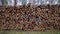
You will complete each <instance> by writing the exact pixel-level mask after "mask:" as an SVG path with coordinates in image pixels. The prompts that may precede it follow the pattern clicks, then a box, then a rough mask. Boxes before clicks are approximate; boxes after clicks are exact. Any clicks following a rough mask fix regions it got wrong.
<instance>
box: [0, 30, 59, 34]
mask: <svg viewBox="0 0 60 34" xmlns="http://www.w3.org/2000/svg"><path fill="white" fill-rule="evenodd" d="M0 34H60V31H58V30H50V31H21V30H0Z"/></svg>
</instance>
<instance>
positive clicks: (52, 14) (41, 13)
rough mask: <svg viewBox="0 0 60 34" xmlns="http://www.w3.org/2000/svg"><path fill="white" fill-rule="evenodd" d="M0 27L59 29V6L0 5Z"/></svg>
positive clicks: (37, 29) (41, 29)
mask: <svg viewBox="0 0 60 34" xmlns="http://www.w3.org/2000/svg"><path fill="white" fill-rule="evenodd" d="M0 29H20V30H24V31H25V30H29V31H30V30H35V31H45V30H53V29H60V6H59V5H39V6H30V5H27V6H24V5H22V6H14V7H13V6H0Z"/></svg>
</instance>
